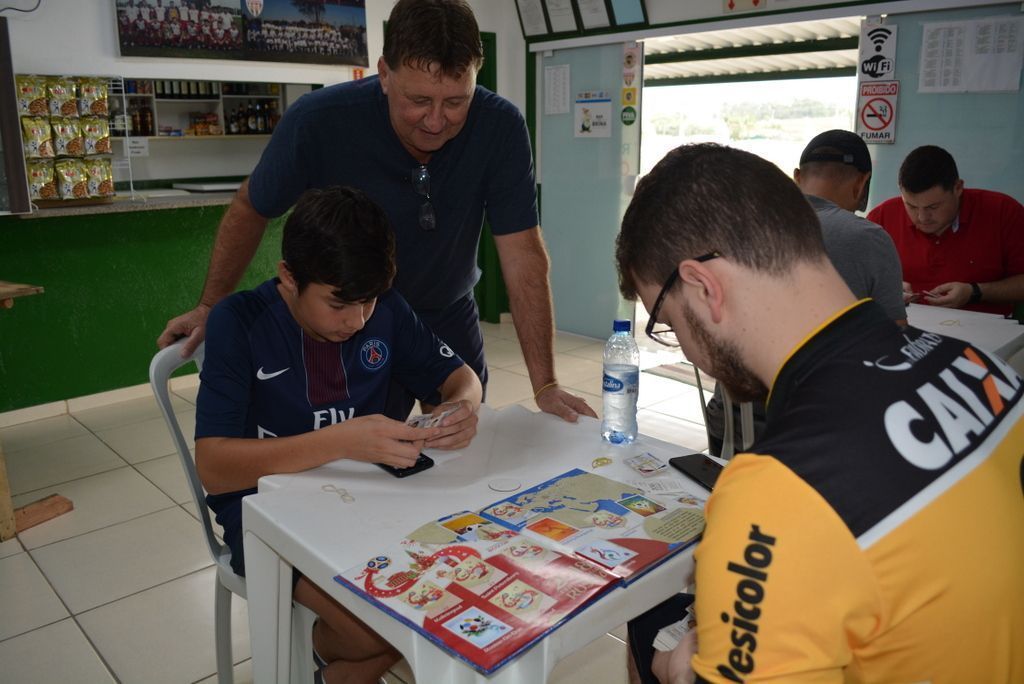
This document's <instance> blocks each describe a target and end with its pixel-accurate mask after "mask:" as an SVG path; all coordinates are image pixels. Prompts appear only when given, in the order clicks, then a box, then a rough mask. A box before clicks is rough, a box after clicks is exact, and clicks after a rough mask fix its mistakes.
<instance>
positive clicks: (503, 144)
mask: <svg viewBox="0 0 1024 684" xmlns="http://www.w3.org/2000/svg"><path fill="white" fill-rule="evenodd" d="M419 165H420V164H419V162H418V161H416V160H415V159H414V158H413V157H412V155H410V154H409V152H408V151H407V150H406V149H405V148H404V147H403V146H402V144H401V142H400V141H399V139H398V136H397V135H396V134H395V132H394V129H393V128H392V127H391V120H390V118H389V117H388V108H387V97H386V96H385V95H384V92H383V90H382V89H381V87H380V82H379V80H378V79H377V77H376V76H373V77H370V78H366V79H362V80H360V81H352V82H348V83H343V84H339V85H334V86H329V87H327V88H322V89H320V90H316V91H314V92H312V93H309V94H307V95H303V96H302V97H301V98H299V100H298V101H297V102H295V104H293V105H292V106H290V107H289V108H288V110H287V111H286V113H285V115H284V117H283V118H282V119H281V122H280V123H279V124H278V126H277V128H276V129H275V130H274V135H273V137H272V138H271V139H270V142H269V143H268V145H267V147H266V149H265V150H264V152H263V156H262V158H261V159H260V162H259V164H258V165H257V166H256V169H255V170H254V171H253V172H252V175H251V176H250V177H249V199H250V201H251V202H252V206H253V207H254V208H255V209H256V211H257V212H259V213H260V214H261V215H262V216H265V217H268V218H272V217H276V216H280V215H281V214H283V213H284V212H286V211H287V210H288V209H289V208H290V207H291V206H292V205H294V204H295V201H296V200H297V199H298V197H299V195H301V194H302V192H304V191H305V190H307V189H309V188H323V187H327V186H331V185H349V186H352V187H356V188H359V189H360V190H362V191H363V192H365V193H366V194H367V195H369V196H370V198H371V199H373V200H374V201H375V202H376V203H377V204H379V205H380V206H381V207H382V208H383V209H384V211H386V212H387V214H388V217H389V218H390V219H391V225H392V228H393V229H394V231H395V235H396V238H397V240H396V241H397V263H398V275H397V277H396V278H395V285H394V286H395V289H396V290H398V291H399V292H401V293H402V295H403V296H404V297H405V298H406V300H407V301H408V302H409V304H410V305H411V306H412V307H413V308H414V309H416V310H417V311H419V310H432V309H442V308H444V307H446V306H448V305H449V304H451V303H452V302H454V301H455V300H457V299H459V298H460V297H463V296H465V295H467V294H469V292H470V291H471V290H472V289H473V286H474V285H475V284H476V282H477V280H478V279H479V277H480V270H479V269H478V268H477V250H478V246H479V242H480V230H481V227H482V222H483V218H484V215H485V213H486V216H487V221H488V223H489V224H490V227H491V231H492V232H493V233H494V234H495V235H504V234H508V233H514V232H518V231H522V230H527V229H529V228H532V227H534V226H536V225H537V224H538V219H537V193H536V186H535V184H534V171H533V158H532V153H531V151H530V140H529V136H528V134H527V130H526V123H525V121H524V120H523V117H522V114H521V113H520V112H519V110H518V109H516V107H515V106H514V105H513V104H512V103H510V102H509V101H507V100H505V99H504V98H502V97H499V96H498V95H495V94H494V93H492V92H490V91H489V90H487V89H485V88H482V87H480V86H477V88H476V92H475V93H474V95H473V101H472V103H471V104H470V107H469V113H468V116H467V119H466V123H465V125H464V126H463V128H462V130H461V131H460V132H459V134H458V135H457V136H456V137H455V138H453V139H452V140H450V141H448V143H447V144H445V146H444V147H442V148H441V149H440V150H438V151H437V152H435V153H434V154H433V155H432V156H431V159H430V163H429V164H427V169H428V171H429V173H430V195H431V203H432V204H433V206H434V212H435V215H436V217H437V229H436V230H434V231H429V232H428V231H424V230H423V229H422V228H420V226H419V209H420V206H421V205H422V204H423V196H422V195H420V194H418V193H417V192H416V188H414V187H413V184H412V171H413V169H415V168H417V167H419Z"/></svg>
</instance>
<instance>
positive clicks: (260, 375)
mask: <svg viewBox="0 0 1024 684" xmlns="http://www.w3.org/2000/svg"><path fill="white" fill-rule="evenodd" d="M290 368H291V367H290V366H289V367H288V368H283V369H281V370H279V371H275V372H273V373H264V372H263V367H262V366H261V367H260V369H259V370H258V371H256V377H257V378H259V379H260V380H270V379H271V378H276V377H277V376H278V375H280V374H281V373H284V372H286V371H288V370H289V369H290Z"/></svg>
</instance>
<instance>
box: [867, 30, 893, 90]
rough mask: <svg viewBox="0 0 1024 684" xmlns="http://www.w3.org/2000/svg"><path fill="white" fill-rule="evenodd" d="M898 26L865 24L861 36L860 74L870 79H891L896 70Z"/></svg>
mask: <svg viewBox="0 0 1024 684" xmlns="http://www.w3.org/2000/svg"><path fill="white" fill-rule="evenodd" d="M896 29H897V27H896V26H879V25H877V24H876V25H870V24H865V25H863V26H862V27H861V34H860V73H861V74H862V75H863V76H862V78H863V77H864V76H866V77H868V78H869V79H875V78H887V77H891V76H892V73H893V71H895V69H896Z"/></svg>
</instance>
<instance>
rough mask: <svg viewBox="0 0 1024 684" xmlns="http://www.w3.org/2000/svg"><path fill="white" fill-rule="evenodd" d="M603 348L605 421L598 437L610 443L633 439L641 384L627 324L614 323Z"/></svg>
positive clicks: (638, 354)
mask: <svg viewBox="0 0 1024 684" xmlns="http://www.w3.org/2000/svg"><path fill="white" fill-rule="evenodd" d="M612 329H613V331H614V332H613V333H612V336H611V337H609V338H608V342H607V343H606V344H605V345H604V378H603V382H602V385H603V394H604V420H602V421H601V437H603V438H604V440H605V441H606V442H609V443H611V444H629V443H630V442H632V441H633V440H634V439H636V396H637V390H638V388H639V385H640V350H639V349H637V346H636V340H634V339H633V336H632V335H630V334H629V329H630V323H629V321H619V320H617V321H615V323H614V325H613V326H612Z"/></svg>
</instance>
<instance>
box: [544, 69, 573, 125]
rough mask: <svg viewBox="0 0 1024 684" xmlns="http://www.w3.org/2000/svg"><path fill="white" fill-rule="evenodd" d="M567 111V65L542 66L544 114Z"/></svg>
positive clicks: (566, 112)
mask: <svg viewBox="0 0 1024 684" xmlns="http://www.w3.org/2000/svg"><path fill="white" fill-rule="evenodd" d="M568 113H569V65H568V64H557V65H555V66H546V67H544V114H545V115H550V114H568Z"/></svg>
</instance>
